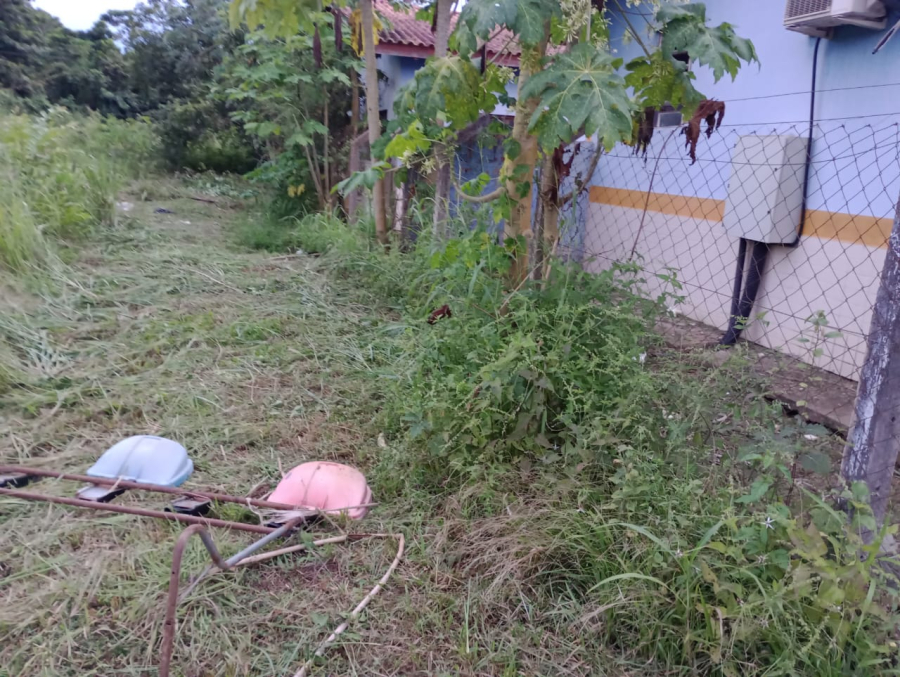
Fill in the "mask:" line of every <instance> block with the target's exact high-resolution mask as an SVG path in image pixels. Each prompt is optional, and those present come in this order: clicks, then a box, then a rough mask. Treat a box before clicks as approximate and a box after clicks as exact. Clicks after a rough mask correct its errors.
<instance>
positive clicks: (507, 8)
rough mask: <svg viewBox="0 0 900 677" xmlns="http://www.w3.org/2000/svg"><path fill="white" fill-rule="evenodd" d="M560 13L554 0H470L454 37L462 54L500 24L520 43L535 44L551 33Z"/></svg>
mask: <svg viewBox="0 0 900 677" xmlns="http://www.w3.org/2000/svg"><path fill="white" fill-rule="evenodd" d="M559 15H560V7H559V2H554V1H553V0H469V2H467V3H466V6H465V7H463V9H462V12H460V15H459V21H458V22H457V24H456V31H454V34H453V37H452V46H453V47H454V49H456V50H457V51H458V52H459V53H460V54H465V55H468V54H472V53H474V52H475V51H476V50H477V49H478V41H479V40H481V41H482V42H484V41H487V40H488V39H489V38H490V37H491V36H492V35H493V34H494V33H495V32H496V29H497V27H504V28H508V29H509V30H510V31H512V32H513V33H514V34H515V36H516V39H517V40H518V41H519V44H520V45H523V46H525V47H531V46H534V45H537V44H538V43H540V42H541V41H542V40H543V39H544V38H545V36H546V34H547V29H548V27H549V25H550V22H551V20H552V19H553V18H554V17H557V16H559Z"/></svg>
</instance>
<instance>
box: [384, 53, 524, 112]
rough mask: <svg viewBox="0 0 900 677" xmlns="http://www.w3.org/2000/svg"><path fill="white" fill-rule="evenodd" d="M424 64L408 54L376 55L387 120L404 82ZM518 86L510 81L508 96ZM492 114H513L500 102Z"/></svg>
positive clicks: (514, 93)
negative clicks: (383, 76)
mask: <svg viewBox="0 0 900 677" xmlns="http://www.w3.org/2000/svg"><path fill="white" fill-rule="evenodd" d="M424 65H425V59H415V58H412V57H408V56H395V55H389V54H379V55H378V70H379V71H381V72H382V73H383V74H384V75H385V78H386V80H383V81H382V82H381V84H380V86H379V89H380V94H381V110H383V111H387V118H388V120H393V119H394V118H395V117H396V116H395V115H394V101H395V100H396V99H397V96H398V95H399V93H400V90H401V89H403V87H404V86H406V84H407V83H408V82H409V81H410V80H412V79H413V78H414V77H415V76H416V71H418V70H419V69H420V68H421V67H422V66H424ZM517 91H518V88H517V86H516V83H515V82H510V83H509V84H507V86H506V92H507V94H509V96H511V97H513V98H515V96H516V92H517ZM494 115H502V116H507V115H513V111H512V110H511V109H510V108H508V107H507V106H504V105H502V104H498V105H497V107H496V108H495V109H494Z"/></svg>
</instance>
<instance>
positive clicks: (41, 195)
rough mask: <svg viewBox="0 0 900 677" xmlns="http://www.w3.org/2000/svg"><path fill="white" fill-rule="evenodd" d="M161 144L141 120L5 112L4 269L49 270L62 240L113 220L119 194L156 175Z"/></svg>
mask: <svg viewBox="0 0 900 677" xmlns="http://www.w3.org/2000/svg"><path fill="white" fill-rule="evenodd" d="M155 143H156V141H155V137H154V135H153V133H152V131H151V130H150V127H149V125H147V124H145V123H142V122H140V121H127V122H123V121H119V120H103V119H101V118H99V117H79V116H74V115H72V114H70V113H68V112H66V111H64V110H63V109H52V110H50V111H49V112H47V113H44V114H42V115H40V116H26V115H0V270H2V268H4V267H5V268H9V269H11V270H13V271H15V272H18V273H22V272H23V271H26V270H28V269H40V268H46V265H47V264H48V263H49V262H50V261H51V260H53V259H54V258H55V257H54V253H55V247H54V243H55V242H56V241H57V240H73V239H78V238H82V237H84V236H85V235H86V234H88V233H89V232H90V230H91V229H93V228H95V227H96V226H98V225H100V224H103V223H108V222H111V221H112V220H113V219H114V217H115V198H116V194H117V193H118V191H119V190H120V189H121V188H122V187H123V186H124V185H125V183H126V182H127V181H128V180H130V179H133V178H137V177H139V176H143V175H145V174H147V172H148V171H150V170H152V168H153V165H154V154H155V152H156V147H155Z"/></svg>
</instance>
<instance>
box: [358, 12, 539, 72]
mask: <svg viewBox="0 0 900 677" xmlns="http://www.w3.org/2000/svg"><path fill="white" fill-rule="evenodd" d="M375 10H376V12H377V13H378V15H379V16H380V17H381V20H382V23H383V24H385V27H384V28H383V29H382V31H381V33H380V35H379V43H378V47H377V49H376V50H375V51H376V52H378V53H379V54H397V53H402V54H405V55H408V56H417V57H423V58H424V57H427V56H430V55H431V54H433V53H434V33H432V32H431V24H430V23H429V22H428V21H421V20H419V19H417V18H416V12H415V10H414V9H410V10H409V11H406V12H404V11H402V10H396V9H394V8H393V7H391V4H390V2H388V0H375ZM458 18H459V15H458V14H454V16H453V17H452V18H451V30H452V27H455V26H456V21H457V19H458ZM404 48H405V49H404ZM487 52H488V58H490V59H493V60H494V61H495V62H496V63H499V64H501V65H503V66H518V65H519V56H520V54H521V53H522V50H521V47H520V46H519V43H518V42H517V41H516V40H515V39H513V35H512V33H511V32H510V31H508V30H506V29H505V28H504V29H502V30H500V32H499V33H497V34H496V35H495V36H494V37H493V38H491V40H490V41H489V42H488V45H487ZM498 53H499V56H498Z"/></svg>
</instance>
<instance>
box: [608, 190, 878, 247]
mask: <svg viewBox="0 0 900 677" xmlns="http://www.w3.org/2000/svg"><path fill="white" fill-rule="evenodd" d="M590 201H591V202H595V203H597V204H605V205H610V206H613V207H627V208H629V209H639V210H641V211H643V210H644V208H645V206H646V208H647V210H648V211H651V212H655V213H657V214H669V215H670V216H684V217H688V218H692V219H705V220H708V221H721V220H722V218H723V216H724V213H725V201H724V200H713V199H711V198H703V197H690V196H687V195H670V194H668V193H650V199H649V202H648V199H647V192H646V191H641V190H628V189H625V188H607V187H606V186H591V190H590ZM893 226H894V222H893V221H892V220H891V219H879V218H877V217H874V216H857V215H853V214H844V213H842V212H826V211H820V210H817V209H810V210H809V211H808V212H807V213H806V227H805V228H804V229H803V233H804V234H805V235H811V236H813V237H818V238H821V239H823V240H839V241H841V242H848V243H853V244H862V245H866V246H867V247H882V248H883V247H886V246H887V241H888V237H889V236H890V234H891V229H892V228H893Z"/></svg>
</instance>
